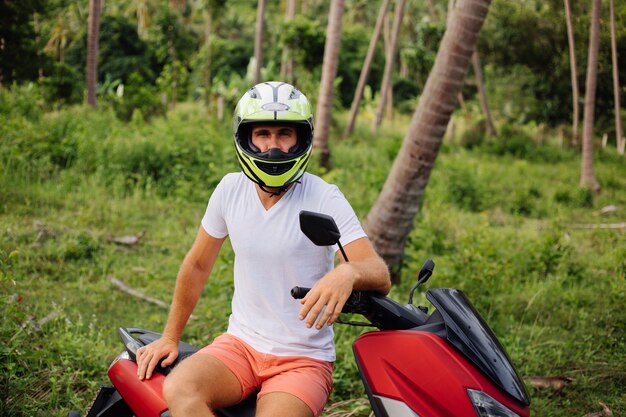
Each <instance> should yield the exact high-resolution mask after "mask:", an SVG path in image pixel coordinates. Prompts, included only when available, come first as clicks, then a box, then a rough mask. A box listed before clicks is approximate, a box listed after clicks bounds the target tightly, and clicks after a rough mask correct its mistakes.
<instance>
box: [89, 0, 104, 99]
mask: <svg viewBox="0 0 626 417" xmlns="http://www.w3.org/2000/svg"><path fill="white" fill-rule="evenodd" d="M101 6H102V5H101V3H100V0H89V21H88V29H87V30H88V32H87V33H88V34H87V71H86V72H87V73H86V79H87V81H86V84H87V104H88V105H89V106H91V107H96V84H97V72H98V40H99V37H100V13H101V12H102V7H101Z"/></svg>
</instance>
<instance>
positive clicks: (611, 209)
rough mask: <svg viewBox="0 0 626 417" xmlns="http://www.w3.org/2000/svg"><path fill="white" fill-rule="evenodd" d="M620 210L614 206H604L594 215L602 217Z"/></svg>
mask: <svg viewBox="0 0 626 417" xmlns="http://www.w3.org/2000/svg"><path fill="white" fill-rule="evenodd" d="M618 210H619V208H618V207H617V206H614V205H612V204H611V205H609V206H604V207H602V208H601V209H600V210H598V211H594V212H593V215H594V216H600V215H604V214H610V213H615V212H616V211H618Z"/></svg>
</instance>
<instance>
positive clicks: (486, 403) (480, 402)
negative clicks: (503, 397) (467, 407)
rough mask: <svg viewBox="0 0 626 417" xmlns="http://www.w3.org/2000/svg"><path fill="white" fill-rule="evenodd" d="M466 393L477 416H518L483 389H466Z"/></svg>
mask: <svg viewBox="0 0 626 417" xmlns="http://www.w3.org/2000/svg"><path fill="white" fill-rule="evenodd" d="M467 395H469V397H470V400H471V401H472V405H473V406H474V410H476V415H477V416H478V417H520V415H519V414H517V413H515V412H513V411H511V410H510V409H509V408H507V407H506V406H505V405H503V404H501V403H499V402H498V401H496V400H495V399H493V398H492V397H491V396H489V395H488V394H487V393H485V392H483V391H478V390H473V389H468V390H467Z"/></svg>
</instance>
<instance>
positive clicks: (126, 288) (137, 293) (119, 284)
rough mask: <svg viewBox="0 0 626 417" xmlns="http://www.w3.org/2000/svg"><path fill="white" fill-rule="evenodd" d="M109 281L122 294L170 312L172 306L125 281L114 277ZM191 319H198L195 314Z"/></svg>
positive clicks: (111, 276) (110, 276)
mask: <svg viewBox="0 0 626 417" xmlns="http://www.w3.org/2000/svg"><path fill="white" fill-rule="evenodd" d="M109 281H111V283H112V284H113V285H115V286H116V287H117V288H118V289H119V290H121V291H122V292H124V293H126V294H128V295H131V296H133V297H135V298H139V299H140V300H143V301H146V302H148V303H151V304H154V305H156V306H158V307H161V308H163V309H165V310H169V308H170V306H169V305H168V304H167V303H166V302H164V301H162V300H158V299H156V298H152V297H150V296H148V295H146V294H144V293H142V292H141V291H139V290H137V289H135V288H132V287H129V286H128V285H126V284H125V283H124V282H123V281H120V280H119V279H117V278H115V277H114V276H113V275H109ZM190 318H191V319H192V320H197V317H196V316H194V315H193V314H192V315H191V316H190Z"/></svg>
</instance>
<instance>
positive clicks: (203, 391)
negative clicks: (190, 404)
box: [165, 354, 242, 408]
mask: <svg viewBox="0 0 626 417" xmlns="http://www.w3.org/2000/svg"><path fill="white" fill-rule="evenodd" d="M165 384H166V388H165V390H166V391H167V390H168V389H169V390H170V391H173V392H170V395H185V396H199V397H200V398H202V399H203V401H204V402H205V403H206V404H208V405H210V406H211V408H222V407H228V406H231V405H233V404H237V403H238V402H239V401H241V395H242V390H241V384H240V383H239V380H238V379H237V377H236V376H235V375H234V374H233V373H232V371H231V370H230V369H228V367H227V366H226V365H224V363H222V362H221V361H220V360H218V359H217V358H215V357H213V356H211V355H204V354H195V355H192V356H190V357H189V358H187V359H185V360H183V361H182V362H181V363H180V364H178V365H177V366H176V367H175V368H174V370H173V371H172V373H171V374H170V375H168V377H167V379H166V382H165Z"/></svg>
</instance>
